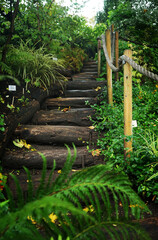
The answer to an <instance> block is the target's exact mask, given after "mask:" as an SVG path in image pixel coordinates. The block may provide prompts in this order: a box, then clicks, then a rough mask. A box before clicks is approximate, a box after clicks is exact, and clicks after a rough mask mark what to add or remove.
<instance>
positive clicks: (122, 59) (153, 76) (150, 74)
mask: <svg viewBox="0 0 158 240" xmlns="http://www.w3.org/2000/svg"><path fill="white" fill-rule="evenodd" d="M101 39H102V42H103V50H104V55H105V57H106V60H107V62H108V64H109V66H110V68H111V69H112V70H113V71H114V72H119V71H120V68H121V66H122V65H123V64H125V62H128V63H129V64H130V65H131V66H132V67H133V68H134V69H136V70H137V71H138V72H140V73H142V74H143V75H145V76H147V77H149V78H151V79H153V80H156V81H158V75H157V74H155V73H153V72H150V71H148V70H147V69H145V68H144V67H142V66H140V65H139V64H137V63H136V62H135V61H133V60H132V59H131V58H129V57H127V56H125V55H122V56H120V57H119V60H118V65H119V67H118V68H116V67H115V66H114V65H113V63H112V61H111V60H110V58H109V56H108V52H107V48H106V43H105V34H102V36H101ZM121 63H122V64H121Z"/></svg>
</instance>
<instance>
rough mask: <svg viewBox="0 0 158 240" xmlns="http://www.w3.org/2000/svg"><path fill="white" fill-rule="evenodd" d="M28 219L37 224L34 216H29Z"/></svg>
mask: <svg viewBox="0 0 158 240" xmlns="http://www.w3.org/2000/svg"><path fill="white" fill-rule="evenodd" d="M27 219H28V220H30V221H31V222H32V224H36V221H35V220H34V219H33V218H32V217H30V216H28V217H27Z"/></svg>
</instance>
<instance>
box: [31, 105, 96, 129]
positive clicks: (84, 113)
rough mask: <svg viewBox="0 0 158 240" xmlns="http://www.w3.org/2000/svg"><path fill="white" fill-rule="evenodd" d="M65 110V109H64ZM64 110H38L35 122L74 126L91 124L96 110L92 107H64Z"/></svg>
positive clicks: (34, 118)
mask: <svg viewBox="0 0 158 240" xmlns="http://www.w3.org/2000/svg"><path fill="white" fill-rule="evenodd" d="M62 110H63V111H62ZM62 110H57V109H53V110H49V111H45V110H41V111H38V112H37V113H36V114H35V115H34V116H33V119H32V123H33V124H38V125H46V124H49V125H57V124H59V125H73V126H76V125H77V126H90V125H91V121H90V120H89V117H88V116H91V115H92V114H93V113H94V111H93V110H92V109H91V108H77V109H69V110H68V109H65V110H66V111H65V110H64V109H62Z"/></svg>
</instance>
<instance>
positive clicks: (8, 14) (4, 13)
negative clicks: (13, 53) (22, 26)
mask: <svg viewBox="0 0 158 240" xmlns="http://www.w3.org/2000/svg"><path fill="white" fill-rule="evenodd" d="M19 3H20V0H17V1H14V0H10V1H6V2H4V1H2V3H1V9H0V14H1V17H4V18H5V19H6V20H7V21H9V22H10V27H9V29H8V33H7V39H6V43H5V45H4V47H3V50H2V62H5V59H6V54H7V48H8V44H9V43H10V42H11V39H12V36H13V33H14V23H15V18H16V16H17V13H18V9H19ZM7 7H9V11H8V10H7Z"/></svg>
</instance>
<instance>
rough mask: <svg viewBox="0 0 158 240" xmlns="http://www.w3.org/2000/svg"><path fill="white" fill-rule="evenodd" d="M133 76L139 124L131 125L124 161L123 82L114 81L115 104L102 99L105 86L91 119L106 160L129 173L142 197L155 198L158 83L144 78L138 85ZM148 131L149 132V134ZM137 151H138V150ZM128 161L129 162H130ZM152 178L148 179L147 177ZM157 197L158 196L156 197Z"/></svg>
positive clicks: (134, 105) (134, 102) (135, 112)
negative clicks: (130, 146) (130, 149)
mask: <svg viewBox="0 0 158 240" xmlns="http://www.w3.org/2000/svg"><path fill="white" fill-rule="evenodd" d="M137 80H138V79H136V78H133V120H137V123H138V127H137V128H133V153H131V157H130V159H129V161H128V163H127V162H125V161H124V147H123V142H124V131H123V128H124V123H123V122H124V121H123V84H122V82H121V81H117V82H115V83H114V84H113V98H114V106H113V107H111V106H109V105H108V104H106V103H105V99H106V96H107V91H106V89H105V90H104V92H103V96H102V97H101V99H100V105H97V104H95V105H93V106H92V108H93V109H95V111H96V118H95V119H92V121H93V125H94V126H95V130H96V131H98V132H99V133H100V138H99V139H98V146H99V147H100V149H101V152H102V154H103V155H104V156H105V160H106V161H110V162H113V163H114V164H115V166H116V168H118V169H121V170H122V169H123V170H124V171H125V172H126V173H127V174H128V175H129V177H130V179H131V181H132V183H133V186H134V187H135V188H136V189H137V191H138V192H139V193H140V194H141V195H143V196H144V197H147V198H149V197H150V198H151V197H152V196H155V197H156V198H158V192H157V188H158V185H157V183H156V179H153V178H152V179H151V176H152V175H153V174H154V175H155V174H156V172H157V166H156V165H155V163H156V162H157V160H156V159H157V140H156V136H157V134H158V130H157V129H158V122H157V116H158V108H157V106H158V102H157V99H158V91H157V87H158V85H157V84H153V83H149V82H146V83H145V84H143V85H141V84H140V81H138V83H137ZM149 133H150V134H149ZM138 153H139V154H138ZM129 163H130V164H129ZM149 178H150V179H151V181H147V179H149ZM156 201H157V200H156Z"/></svg>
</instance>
